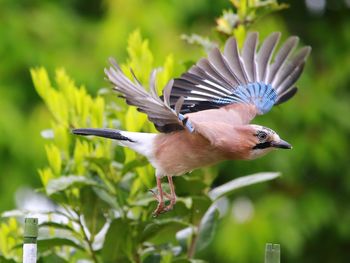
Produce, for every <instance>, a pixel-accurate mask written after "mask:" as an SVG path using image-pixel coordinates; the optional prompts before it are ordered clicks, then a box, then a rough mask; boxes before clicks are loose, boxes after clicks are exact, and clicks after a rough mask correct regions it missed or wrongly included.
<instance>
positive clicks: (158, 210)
mask: <svg viewBox="0 0 350 263" xmlns="http://www.w3.org/2000/svg"><path fill="white" fill-rule="evenodd" d="M168 181H169V186H170V191H171V194H168V193H166V192H164V191H163V189H162V185H161V181H160V178H157V189H158V193H157V192H156V191H154V190H152V189H150V190H149V191H150V192H151V193H152V195H153V197H154V199H156V200H157V202H158V205H157V208H156V209H155V210H154V212H153V213H152V214H153V216H154V217H157V216H158V215H159V214H162V213H165V212H168V211H170V210H172V209H173V208H174V205H175V203H176V195H175V190H174V185H173V181H172V178H171V176H168ZM164 196H165V197H166V198H167V199H168V200H169V201H170V204H168V205H167V206H165V204H164V199H163V198H164Z"/></svg>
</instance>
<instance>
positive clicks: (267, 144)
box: [253, 142, 271, 150]
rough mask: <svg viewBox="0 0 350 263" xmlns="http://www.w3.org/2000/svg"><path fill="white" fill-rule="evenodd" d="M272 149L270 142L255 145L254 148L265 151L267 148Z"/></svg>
mask: <svg viewBox="0 0 350 263" xmlns="http://www.w3.org/2000/svg"><path fill="white" fill-rule="evenodd" d="M269 147H271V143H270V142H263V143H258V144H257V145H255V146H254V147H253V149H254V150H255V149H265V148H269Z"/></svg>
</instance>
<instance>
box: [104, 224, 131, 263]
mask: <svg viewBox="0 0 350 263" xmlns="http://www.w3.org/2000/svg"><path fill="white" fill-rule="evenodd" d="M133 242H134V241H133V235H132V230H131V229H130V222H129V221H127V220H125V219H122V218H118V219H115V220H113V221H112V223H111V224H110V227H109V229H108V232H107V234H106V238H105V242H104V244H103V248H102V251H101V255H102V261H103V262H106V263H109V262H110V263H112V262H131V258H132V254H133V252H134V248H135V244H134V243H133Z"/></svg>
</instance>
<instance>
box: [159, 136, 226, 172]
mask: <svg viewBox="0 0 350 263" xmlns="http://www.w3.org/2000/svg"><path fill="white" fill-rule="evenodd" d="M155 145H156V147H155V157H156V158H155V159H156V162H157V166H158V169H159V170H161V171H159V172H161V173H163V174H164V175H182V174H184V173H186V172H190V171H192V170H194V169H196V168H199V167H203V166H208V165H212V164H214V163H217V162H220V161H222V160H225V159H226V158H225V156H223V154H222V153H221V152H220V151H219V150H218V149H215V147H214V146H212V145H211V144H210V143H209V141H208V140H207V139H205V138H204V137H203V136H201V135H200V134H198V133H194V134H190V133H188V132H186V131H180V132H173V133H168V134H159V135H158V136H157V138H156V139H155Z"/></svg>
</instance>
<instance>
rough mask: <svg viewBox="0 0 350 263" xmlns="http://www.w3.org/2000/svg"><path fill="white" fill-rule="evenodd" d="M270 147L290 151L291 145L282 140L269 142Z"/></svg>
mask: <svg viewBox="0 0 350 263" xmlns="http://www.w3.org/2000/svg"><path fill="white" fill-rule="evenodd" d="M271 146H272V147H275V148H280V149H292V145H290V144H289V143H288V142H286V141H284V140H282V139H281V140H280V141H279V142H271Z"/></svg>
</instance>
